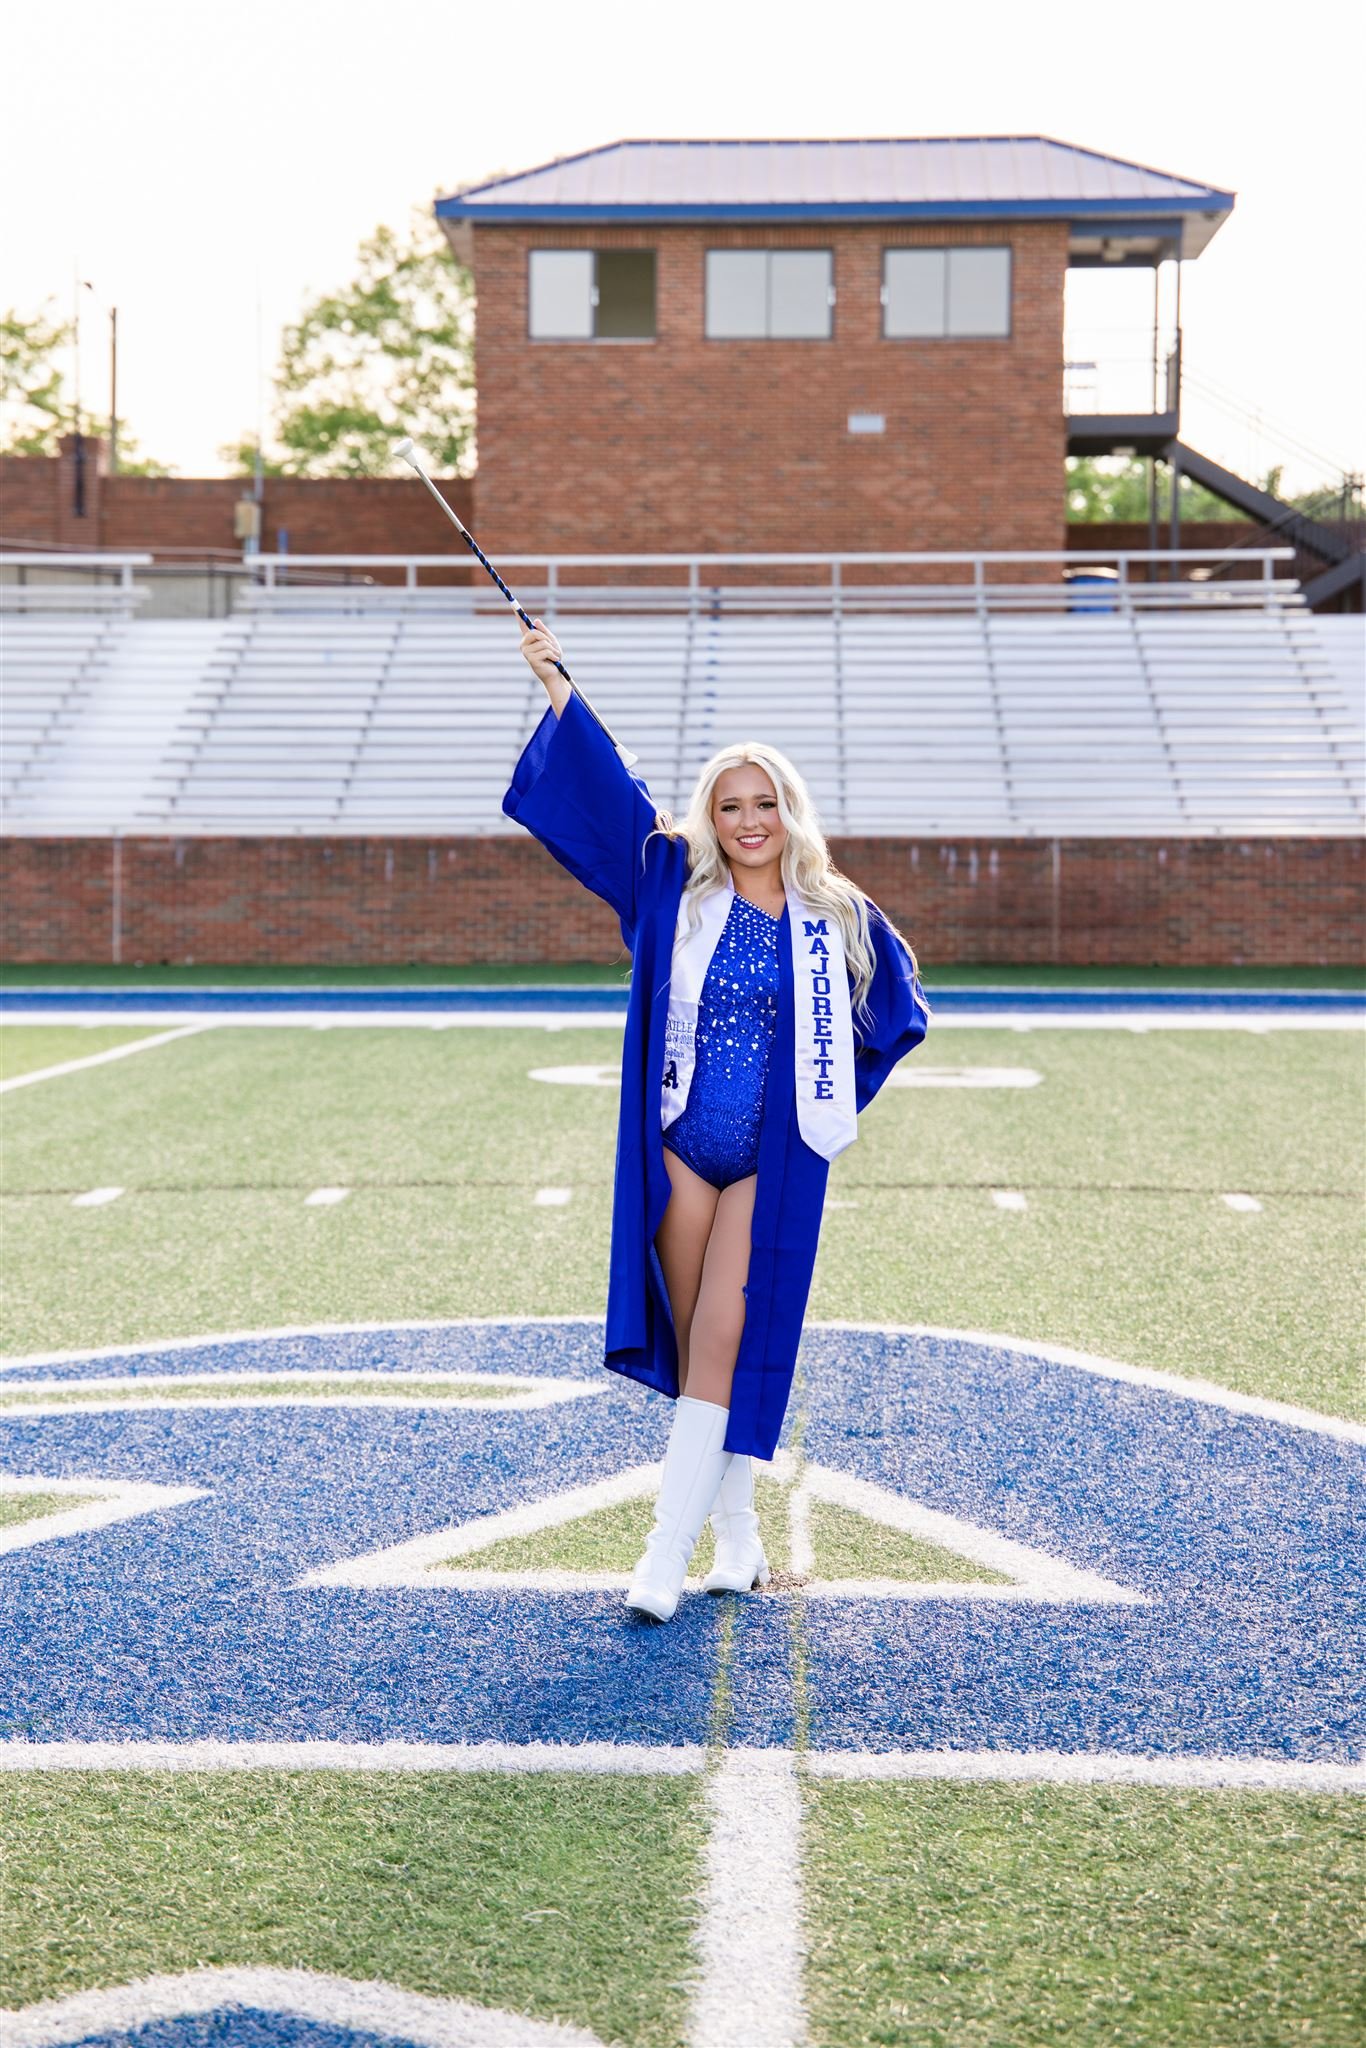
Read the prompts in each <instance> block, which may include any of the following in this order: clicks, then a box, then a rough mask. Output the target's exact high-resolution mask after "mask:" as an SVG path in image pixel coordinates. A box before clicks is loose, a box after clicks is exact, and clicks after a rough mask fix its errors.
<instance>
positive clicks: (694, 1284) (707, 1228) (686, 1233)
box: [655, 1146, 718, 1399]
mask: <svg viewBox="0 0 1366 2048" xmlns="http://www.w3.org/2000/svg"><path fill="white" fill-rule="evenodd" d="M664 1165H665V1168H666V1169H667V1171H668V1175H669V1179H670V1181H671V1182H672V1184H673V1193H672V1194H671V1195H670V1196H669V1206H668V1208H667V1209H666V1210H665V1211H664V1216H663V1220H662V1221H661V1223H660V1226H659V1228H658V1230H657V1231H656V1232H655V1249H656V1251H657V1252H658V1253H659V1263H660V1265H661V1266H662V1267H663V1268H664V1284H665V1286H666V1287H667V1288H668V1290H669V1307H670V1309H671V1310H672V1311H673V1319H674V1329H675V1331H676V1333H677V1336H678V1391H679V1393H680V1394H683V1393H686V1392H687V1388H686V1386H685V1384H684V1382H685V1381H686V1379H687V1375H688V1346H689V1335H690V1331H691V1327H692V1319H693V1311H694V1309H695V1307H696V1305H697V1290H698V1287H699V1286H700V1285H701V1281H702V1261H703V1259H704V1257H705V1255H706V1250H707V1239H708V1236H709V1235H710V1233H711V1226H712V1221H713V1218H714V1217H715V1215H716V1206H717V1200H718V1196H717V1190H716V1189H715V1188H714V1187H713V1186H712V1184H711V1182H710V1181H706V1180H703V1178H702V1176H701V1174H700V1173H694V1172H693V1170H692V1168H691V1167H690V1166H688V1165H687V1164H685V1162H684V1161H683V1160H681V1159H679V1158H678V1157H677V1156H676V1154H674V1153H672V1152H670V1151H669V1149H668V1147H667V1146H666V1147H665V1150H664ZM695 1391H696V1389H694V1392H695ZM701 1398H704V1399H705V1398H709V1397H708V1396H703V1397H701Z"/></svg>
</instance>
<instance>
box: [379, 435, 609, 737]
mask: <svg viewBox="0 0 1366 2048" xmlns="http://www.w3.org/2000/svg"><path fill="white" fill-rule="evenodd" d="M394 454H395V455H396V456H397V457H398V459H399V460H400V462H406V463H407V465H408V467H409V469H411V470H412V472H413V474H414V475H415V476H418V477H420V478H421V479H422V481H423V483H424V484H425V485H426V486H427V489H428V490H429V491H430V492H431V494H432V496H433V497H434V498H435V499H436V502H437V504H438V505H439V506H440V507H441V509H442V511H443V512H444V513H445V515H446V517H447V518H448V519H449V520H450V522H451V525H452V526H454V527H456V528H457V529H458V531H459V534H460V538H461V539H462V540H463V541H464V543H465V545H466V547H467V548H468V549H469V550H470V552H471V554H474V555H477V556H478V557H479V560H480V561H481V562H482V563H483V565H484V567H485V568H486V569H487V570H488V572H489V575H490V576H491V577H492V578H493V580H494V582H495V583H496V584H497V585H498V588H499V589H500V590H501V591H502V593H503V595H504V597H505V598H506V599H507V601H508V603H509V604H510V605H511V606H512V609H513V610H514V611H515V612H516V614H517V616H518V618H519V619H520V620H521V621H522V624H523V625H524V626H526V627H527V628H528V629H529V630H530V631H531V632H534V631H535V630H536V622H535V620H534V619H531V618H528V617H527V614H526V612H525V611H524V610H523V608H522V606H521V605H520V604H518V602H517V600H516V598H515V597H514V596H513V594H512V592H511V591H510V590H509V589H508V587H507V585H506V583H504V581H503V579H502V577H501V576H500V575H499V574H498V571H497V570H496V569H495V568H494V566H493V564H492V562H491V561H490V560H489V558H488V556H487V555H486V554H485V553H484V550H483V549H482V548H481V547H480V545H479V543H478V541H477V540H476V539H475V537H474V535H473V534H472V533H471V532H470V530H469V528H468V526H466V525H465V523H464V521H463V520H462V519H459V518H458V517H457V516H456V514H455V513H454V512H452V510H451V508H450V506H449V505H448V504H447V503H446V500H445V499H444V498H443V497H442V495H441V493H440V491H439V490H438V489H437V487H436V485H435V484H434V483H433V482H432V480H431V478H430V477H429V476H428V474H427V472H426V470H425V469H424V468H423V467H422V464H421V462H420V461H419V460H418V453H417V449H416V447H415V446H414V445H413V443H412V441H411V440H409V439H407V438H406V437H405V438H404V439H403V440H402V441H400V442H399V444H398V446H397V448H395V450H394ZM553 658H554V657H553V656H552V659H553ZM555 666H556V668H557V669H558V670H559V671H560V674H561V675H562V676H563V677H564V679H565V681H566V682H567V683H568V685H569V687H570V689H571V690H573V691H574V693H575V694H576V696H577V697H578V700H579V702H580V703H581V704H582V705H583V707H584V710H585V711H588V712H591V713H592V716H593V717H594V718H597V720H598V724H599V725H600V726H601V727H602V729H603V731H604V732H605V733H606V734H607V737H608V739H609V740H611V742H612V745H613V746H614V747H615V748H616V750H617V752H618V753H619V754H620V756H621V758H622V760H623V761H624V762H625V763H626V766H627V767H628V768H632V767H634V766H635V764H636V762H637V761H638V760H639V759H640V756H639V754H633V753H632V752H631V749H630V748H629V747H624V746H623V745H622V744H621V741H620V740H619V739H617V738H616V736H615V734H614V733H613V732H612V730H611V728H610V727H609V725H608V724H607V721H606V720H605V719H603V718H598V714H597V712H596V711H594V710H593V707H592V705H591V704H590V703H589V701H588V699H587V698H586V697H585V696H584V694H583V691H582V690H581V689H580V688H579V686H578V684H577V683H576V682H575V681H574V678H573V676H571V675H570V673H569V670H568V669H567V668H566V667H565V665H564V663H563V662H562V661H556V662H555Z"/></svg>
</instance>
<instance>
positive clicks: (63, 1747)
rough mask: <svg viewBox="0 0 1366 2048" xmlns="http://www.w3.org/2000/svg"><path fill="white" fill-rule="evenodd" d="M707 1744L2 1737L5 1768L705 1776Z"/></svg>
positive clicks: (1, 1757)
mask: <svg viewBox="0 0 1366 2048" xmlns="http://www.w3.org/2000/svg"><path fill="white" fill-rule="evenodd" d="M706 1764H707V1750H706V1748H705V1746H704V1745H702V1744H700V1743H691V1742H685V1743H674V1744H665V1743H661V1744H659V1745H658V1746H657V1747H656V1746H652V1745H651V1744H649V1743H643V1742H329V1741H318V1742H309V1741H303V1742H135V1741H134V1742H24V1741H22V1740H16V1741H6V1740H0V1771H532V1772H535V1771H586V1772H590V1773H603V1774H605V1775H609V1776H622V1775H625V1776H646V1777H654V1776H662V1777H678V1776H681V1775H685V1774H687V1773H688V1772H693V1771H699V1772H700V1771H703V1770H705V1768H706Z"/></svg>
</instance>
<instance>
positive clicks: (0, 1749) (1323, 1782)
mask: <svg viewBox="0 0 1366 2048" xmlns="http://www.w3.org/2000/svg"><path fill="white" fill-rule="evenodd" d="M725 1754H726V1758H727V1759H728V1760H730V1759H734V1760H735V1762H734V1765H733V1769H734V1771H735V1772H736V1773H739V1772H741V1771H744V1770H751V1771H753V1772H755V1773H757V1774H759V1775H760V1777H761V1778H762V1776H763V1774H764V1773H766V1772H767V1773H770V1774H771V1775H772V1780H773V1782H775V1783H777V1784H779V1785H781V1783H782V1781H783V1779H784V1777H785V1775H786V1772H787V1771H788V1769H789V1768H790V1767H791V1766H792V1765H793V1763H794V1760H795V1759H796V1752H795V1751H793V1750H787V1749H782V1748H777V1747H775V1748H767V1749H766V1748H745V1747H739V1746H737V1747H736V1748H733V1749H728V1750H727V1751H726V1752H725ZM707 1758H708V1752H707V1750H706V1749H705V1748H704V1747H703V1746H702V1745H701V1744H697V1743H660V1744H658V1745H657V1746H656V1745H651V1744H649V1743H640V1742H635V1743H633V1742H321V1741H320V1742H308V1741H303V1742H196V1741H191V1742H136V1741H130V1742H25V1741H23V1740H19V1739H11V1740H0V1772H4V1771H20V1772H22V1771H498V1772H507V1771H518V1772H520V1771H530V1772H536V1771H581V1772H585V1773H589V1774H595V1773H600V1774H603V1775H608V1776H614V1777H616V1776H634V1777H657V1776H665V1777H679V1776H686V1775H688V1774H689V1773H693V1772H704V1771H705V1770H706V1768H707ZM765 1759H776V1760H777V1761H770V1762H766V1761H765ZM797 1768H799V1769H800V1771H801V1773H802V1775H804V1776H807V1777H812V1778H840V1779H844V1780H849V1781H855V1782H858V1783H860V1784H861V1783H866V1782H872V1781H875V1780H885V1779H913V1778H955V1779H977V1780H982V1781H986V1782H990V1783H994V1784H1012V1783H1032V1784H1050V1785H1077V1784H1097V1785H1100V1784H1135V1785H1140V1784H1141V1785H1159V1786H1161V1785H1169V1786H1176V1787H1181V1786H1189V1787H1191V1788H1193V1789H1197V1790H1198V1789H1200V1788H1201V1787H1206V1786H1209V1787H1213V1786H1219V1785H1228V1786H1234V1787H1237V1786H1243V1787H1246V1788H1248V1789H1255V1790H1260V1789H1266V1790H1272V1791H1285V1792H1350V1793H1354V1794H1355V1793H1362V1794H1366V1763H1331V1762H1319V1761H1313V1760H1307V1761H1303V1762H1301V1761H1298V1760H1294V1759H1287V1758H1285V1757H1280V1756H1277V1757H1257V1756H1224V1755H1214V1756H1140V1755H1130V1754H1129V1753H1127V1752H1126V1751H1122V1750H1055V1749H1034V1750H1029V1749H1026V1750H1013V1749H980V1750H965V1749H894V1750H866V1749H824V1750H808V1751H806V1752H805V1754H804V1755H803V1756H802V1757H801V1758H800V1760H799V1762H798V1763H797ZM747 1782H749V1783H750V1784H751V1785H752V1784H753V1782H754V1781H753V1779H752V1778H751V1779H749V1780H748V1781H747ZM740 1783H741V1781H740V1779H739V1778H738V1777H737V1779H736V1781H735V1785H734V1786H732V1787H730V1788H729V1789H728V1790H727V1792H726V1793H725V1794H724V1795H723V1797H725V1798H730V1797H736V1798H740V1797H741V1794H740V1792H739V1791H738V1790H737V1788H738V1787H739V1785H740ZM6 2048H8V2043H7V2044H6Z"/></svg>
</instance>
